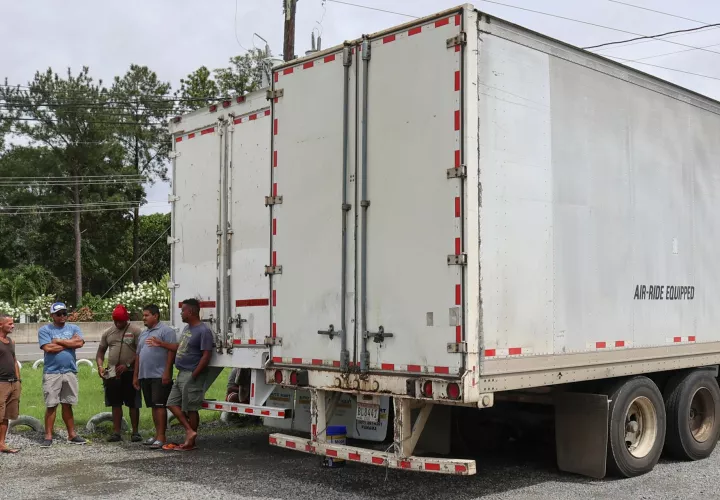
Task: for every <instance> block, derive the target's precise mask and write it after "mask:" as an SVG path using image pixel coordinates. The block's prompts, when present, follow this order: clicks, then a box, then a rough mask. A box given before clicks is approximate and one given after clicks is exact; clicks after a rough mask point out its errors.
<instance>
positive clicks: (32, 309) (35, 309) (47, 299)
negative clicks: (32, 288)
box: [0, 295, 55, 321]
mask: <svg viewBox="0 0 720 500" xmlns="http://www.w3.org/2000/svg"><path fill="white" fill-rule="evenodd" d="M54 301H55V299H54V297H53V296H52V295H39V296H37V297H35V298H33V299H31V300H30V301H28V302H27V303H25V304H20V305H19V306H17V307H13V306H12V305H10V304H9V303H8V302H5V301H2V300H0V312H3V313H5V314H9V315H11V316H12V317H13V318H15V319H16V320H19V319H20V318H21V317H22V316H25V317H26V318H28V319H32V320H34V321H46V320H47V319H48V318H49V317H50V306H51V305H52V303H53V302H54Z"/></svg>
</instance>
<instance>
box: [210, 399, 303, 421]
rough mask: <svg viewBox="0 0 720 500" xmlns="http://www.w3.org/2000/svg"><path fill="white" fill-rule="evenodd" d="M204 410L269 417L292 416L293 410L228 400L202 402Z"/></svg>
mask: <svg viewBox="0 0 720 500" xmlns="http://www.w3.org/2000/svg"><path fill="white" fill-rule="evenodd" d="M202 409H203V410H212V411H224V412H227V413H237V414H239V415H252V416H256V417H268V418H290V417H292V410H291V409H289V408H273V407H270V406H255V405H248V404H241V403H228V402H227V401H214V400H207V401H203V402H202Z"/></svg>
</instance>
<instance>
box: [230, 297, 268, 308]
mask: <svg viewBox="0 0 720 500" xmlns="http://www.w3.org/2000/svg"><path fill="white" fill-rule="evenodd" d="M268 305H270V299H239V300H236V301H235V307H263V306H268Z"/></svg>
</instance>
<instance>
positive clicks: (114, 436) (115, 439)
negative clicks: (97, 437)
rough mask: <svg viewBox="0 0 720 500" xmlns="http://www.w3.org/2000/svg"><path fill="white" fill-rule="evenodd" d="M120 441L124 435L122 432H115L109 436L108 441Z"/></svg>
mask: <svg viewBox="0 0 720 500" xmlns="http://www.w3.org/2000/svg"><path fill="white" fill-rule="evenodd" d="M75 437H77V436H75ZM120 441H122V437H121V436H120V434H113V435H112V436H110V437H109V438H107V442H108V443H117V442H120Z"/></svg>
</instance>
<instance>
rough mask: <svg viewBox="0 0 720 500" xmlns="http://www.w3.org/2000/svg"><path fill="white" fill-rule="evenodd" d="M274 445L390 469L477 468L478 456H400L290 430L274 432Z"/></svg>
mask: <svg viewBox="0 0 720 500" xmlns="http://www.w3.org/2000/svg"><path fill="white" fill-rule="evenodd" d="M269 442H270V444H271V445H272V446H277V447H279V448H287V449H291V450H296V451H302V452H304V453H310V454H313V455H321V456H326V457H333V458H340V459H343V460H347V461H348V462H358V463H362V464H368V465H379V466H381V467H388V468H390V469H403V470H409V471H417V472H435V473H438V474H455V475H460V476H471V475H474V474H475V472H476V465H475V460H462V459H454V458H426V457H415V456H412V457H399V456H397V455H395V454H392V453H385V452H382V451H375V450H369V449H366V448H358V447H355V446H343V445H337V444H328V443H318V442H317V441H312V440H310V439H305V438H299V437H295V436H289V435H287V434H270V437H269Z"/></svg>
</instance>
